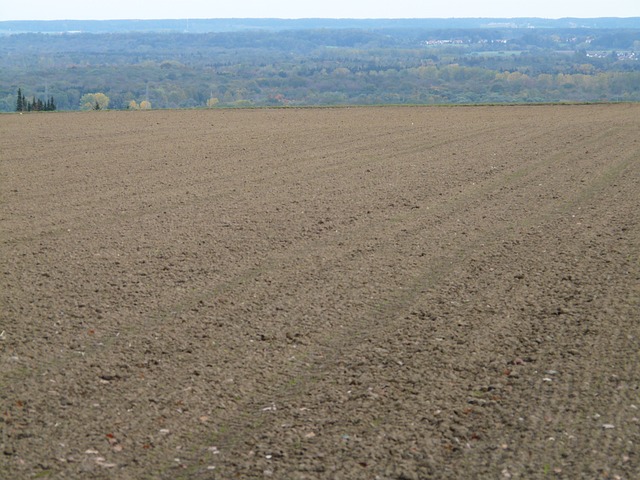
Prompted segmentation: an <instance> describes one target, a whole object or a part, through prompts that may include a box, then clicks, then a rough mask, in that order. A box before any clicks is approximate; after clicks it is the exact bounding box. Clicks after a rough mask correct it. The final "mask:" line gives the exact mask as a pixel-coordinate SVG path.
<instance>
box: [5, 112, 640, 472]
mask: <svg viewBox="0 0 640 480" xmlns="http://www.w3.org/2000/svg"><path fill="white" fill-rule="evenodd" d="M0 131H1V132H2V133H1V136H0V168H1V171H0V174H1V180H0V181H1V182H2V183H1V188H2V189H1V199H0V222H1V230H0V231H1V235H2V237H1V240H2V243H1V250H0V255H1V259H2V265H1V267H2V269H1V273H0V278H1V284H0V295H1V297H0V300H1V302H2V303H1V310H0V313H1V317H0V353H1V357H0V426H1V431H2V437H1V438H0V478H3V479H10V478H11V479H21V478H32V477H51V478H77V479H84V478H133V479H136V478H196V479H200V478H202V479H228V478H264V477H272V478H279V479H280V478H282V479H315V478H327V479H354V478H363V479H364V478H366V479H418V478H451V479H457V478H494V479H496V478H498V479H499V478H504V479H508V478H514V479H515V478H527V479H529V478H547V477H548V478H568V479H574V478H612V479H617V478H623V479H633V478H640V477H639V474H640V450H639V447H638V446H639V445H640V420H639V418H640V353H639V352H640V313H639V312H640V261H639V258H640V225H639V220H640V139H639V135H638V132H640V105H599V106H596V105H591V106H530V107H515V106H511V107H470V108H466V107H456V108H391V107H389V108H341V109H303V110H237V111H231V110H216V111H157V112H92V113H59V114H32V115H4V116H1V117H0Z"/></svg>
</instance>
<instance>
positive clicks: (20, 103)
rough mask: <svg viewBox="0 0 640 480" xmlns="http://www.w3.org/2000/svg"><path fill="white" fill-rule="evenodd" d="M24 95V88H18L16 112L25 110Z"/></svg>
mask: <svg viewBox="0 0 640 480" xmlns="http://www.w3.org/2000/svg"><path fill="white" fill-rule="evenodd" d="M23 102H24V97H23V96H22V89H21V88H19V89H18V101H17V102H16V112H21V111H23V110H24V103H23Z"/></svg>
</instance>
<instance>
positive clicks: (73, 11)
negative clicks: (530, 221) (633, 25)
mask: <svg viewBox="0 0 640 480" xmlns="http://www.w3.org/2000/svg"><path fill="white" fill-rule="evenodd" d="M637 16H640V1H638V0H531V1H518V0H498V1H484V2H483V1H480V0H433V1H419V0H378V1H376V0H373V1H372V0H354V1H348V0H313V1H304V0H260V1H259V0H231V1H229V0H224V1H206V0H101V1H93V0H0V20H107V19H174V18H233V17H235V18H451V17H458V18H460V17H503V18H507V17H542V18H561V17H580V18H589V17H637Z"/></svg>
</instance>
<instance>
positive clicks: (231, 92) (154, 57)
mask: <svg viewBox="0 0 640 480" xmlns="http://www.w3.org/2000/svg"><path fill="white" fill-rule="evenodd" d="M155 22H156V23H153V22H151V21H150V22H148V23H147V22H136V21H129V23H128V24H127V21H118V22H111V23H109V22H106V23H105V22H76V23H74V22H0V110H1V111H6V112H9V111H15V110H16V105H17V98H18V90H19V89H20V90H21V95H24V96H25V97H26V98H45V99H49V98H55V105H56V109H57V110H77V109H80V108H82V107H83V104H86V98H87V96H88V95H89V96H90V95H95V94H98V93H99V94H104V95H105V96H106V97H108V108H111V109H127V108H138V107H139V105H141V104H142V102H144V105H145V107H144V108H193V107H210V108H219V107H230V106H279V105H282V106H284V105H289V106H302V105H344V104H355V105H370V104H475V103H533V102H535V103H539V102H601V101H634V102H637V101H640V19H637V18H636V19H590V20H584V19H580V20H579V21H578V20H576V19H563V20H562V21H545V20H540V19H537V20H536V19H482V20H480V19H460V20H457V21H456V20H449V21H447V20H422V21H420V20H404V21H403V20H370V21H366V20H362V21H357V20H351V21H348V20H345V21H340V20H324V21H322V20H300V21H294V20H290V21H286V20H271V21H270V20H251V19H244V20H235V21H232V20H208V21H207V20H200V21H197V20H191V21H187V20H180V21H178V20H171V21H169V20H167V21H155ZM163 22H164V23H163ZM206 22H210V23H209V24H207V23H206ZM211 22H213V23H211ZM215 22H218V23H215ZM234 22H235V23H234ZM474 22H475V23H474ZM536 22H538V23H536ZM109 25H110V26H109ZM207 25H208V26H207ZM45 27H46V28H45ZM127 27H128V28H129V29H131V30H137V31H126V29H127ZM152 27H153V28H152ZM214 27H215V28H214ZM207 28H208V29H209V31H207V32H203V31H201V30H206V29H207ZM184 30H188V31H187V32H185V31H184ZM216 30H217V31H216ZM18 32H20V33H18ZM42 32H47V33H42ZM194 32H196V33H194ZM91 98H93V97H91ZM93 103H94V104H95V102H93ZM18 105H19V104H18Z"/></svg>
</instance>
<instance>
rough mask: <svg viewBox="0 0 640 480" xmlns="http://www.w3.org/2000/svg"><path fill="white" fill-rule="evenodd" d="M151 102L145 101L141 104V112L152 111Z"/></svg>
mask: <svg viewBox="0 0 640 480" xmlns="http://www.w3.org/2000/svg"><path fill="white" fill-rule="evenodd" d="M150 109H151V102H150V101H149V100H143V101H141V102H140V110H150Z"/></svg>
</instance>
